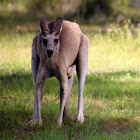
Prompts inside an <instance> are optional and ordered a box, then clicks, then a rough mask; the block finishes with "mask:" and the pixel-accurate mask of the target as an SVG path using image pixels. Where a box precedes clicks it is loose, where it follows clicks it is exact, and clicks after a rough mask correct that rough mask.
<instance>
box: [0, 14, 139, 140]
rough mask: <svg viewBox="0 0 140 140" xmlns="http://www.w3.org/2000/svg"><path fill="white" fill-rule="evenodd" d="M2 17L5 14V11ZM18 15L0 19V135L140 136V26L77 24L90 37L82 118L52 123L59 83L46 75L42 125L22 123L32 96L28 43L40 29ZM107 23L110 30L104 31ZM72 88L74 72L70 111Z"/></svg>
mask: <svg viewBox="0 0 140 140" xmlns="http://www.w3.org/2000/svg"><path fill="white" fill-rule="evenodd" d="M10 16H11V15H10ZM4 17H5V19H6V18H7V19H8V17H7V15H4ZM23 17H24V16H23ZM18 19H19V21H18V22H17V24H16V27H14V26H13V25H12V27H11V24H12V23H13V21H11V20H10V19H9V24H10V25H8V24H6V23H5V21H6V20H5V21H3V22H2V23H0V25H1V26H2V27H3V30H2V32H1V33H0V38H1V41H0V139H54V140H55V139H61V140H62V139H83V140H84V139H87V140H90V139H91V140H93V139H99V140H100V139H101V140H103V139H105V140H106V139H107V140H108V139H110V140H112V139H113V140H118V139H123V140H125V139H126V140H127V139H140V101H139V99H140V94H139V93H140V86H139V85H140V55H139V54H140V47H139V46H140V42H139V40H140V32H139V30H138V31H137V32H136V33H134V34H133V33H132V35H130V34H129V32H128V30H127V29H129V27H127V26H126V28H125V29H124V28H120V27H118V25H115V24H112V25H106V26H102V28H103V31H102V32H98V30H99V28H100V26H95V25H90V26H87V25H82V26H81V27H82V30H83V32H84V33H85V34H87V36H88V37H89V38H90V41H91V42H90V46H89V69H88V75H87V79H86V83H85V90H84V114H85V122H84V124H83V125H81V124H77V123H75V121H73V120H65V121H64V125H62V127H61V128H57V126H56V122H57V119H58V115H59V83H58V81H57V80H56V79H55V78H51V79H49V80H48V81H47V82H46V84H45V90H44V91H45V92H44V97H43V102H42V118H43V126H42V127H38V126H35V127H27V126H26V125H25V124H26V123H27V122H28V121H29V120H30V119H31V116H32V113H33V98H34V87H33V77H32V73H31V66H30V64H31V44H32V39H33V37H34V36H35V35H36V34H37V33H38V32H39V29H38V24H37V22H36V21H34V24H32V22H31V21H30V22H29V23H28V22H26V21H28V18H27V19H26V18H25V19H26V21H25V22H24V23H23V22H22V23H21V22H20V18H18ZM126 25H127V24H126ZM107 26H109V27H110V28H112V29H113V32H108V31H107V29H106V27H107ZM30 27H32V28H30ZM10 28H11V30H10ZM7 31H9V32H7ZM131 31H133V30H131ZM77 88H78V81H77V79H76V76H75V79H74V86H73V90H72V95H71V98H70V115H71V116H75V115H76V113H77V103H78V89H77Z"/></svg>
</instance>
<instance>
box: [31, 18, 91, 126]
mask: <svg viewBox="0 0 140 140" xmlns="http://www.w3.org/2000/svg"><path fill="white" fill-rule="evenodd" d="M40 29H41V33H40V34H38V35H37V36H36V37H35V38H34V39H33V45H32V73H33V77H34V87H35V95H34V113H33V120H31V121H30V122H29V123H30V124H36V123H39V124H40V125H41V124H42V119H41V101H42V97H43V87H44V82H45V80H47V79H48V78H50V77H52V76H55V77H56V78H57V79H58V80H59V82H60V116H59V118H58V121H57V123H58V126H61V124H62V121H63V115H64V116H69V98H70V94H71V89H72V85H73V79H74V68H75V67H74V65H76V71H77V76H78V83H79V97H78V112H77V116H76V119H77V121H78V122H81V123H83V122H84V113H83V91H84V83H85V79H86V74H87V67H88V44H89V39H88V38H87V36H86V35H84V34H83V33H82V32H81V30H80V28H79V25H78V24H76V23H73V22H70V21H65V20H64V21H63V20H62V19H61V18H57V19H56V21H53V22H51V23H47V20H46V18H45V17H42V18H41V19H40ZM68 75H69V76H68ZM68 77H69V78H70V79H69V78H68ZM63 112H64V114H63Z"/></svg>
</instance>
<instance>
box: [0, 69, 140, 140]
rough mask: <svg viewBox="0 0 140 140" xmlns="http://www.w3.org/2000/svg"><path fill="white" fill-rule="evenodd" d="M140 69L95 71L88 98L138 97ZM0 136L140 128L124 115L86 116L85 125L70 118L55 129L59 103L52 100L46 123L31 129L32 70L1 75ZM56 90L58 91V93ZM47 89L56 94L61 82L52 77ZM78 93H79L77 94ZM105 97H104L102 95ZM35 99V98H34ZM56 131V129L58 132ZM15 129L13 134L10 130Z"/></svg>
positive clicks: (68, 135) (44, 114)
mask: <svg viewBox="0 0 140 140" xmlns="http://www.w3.org/2000/svg"><path fill="white" fill-rule="evenodd" d="M138 77H140V74H139V72H133V71H120V72H115V73H94V74H92V75H87V79H86V84H85V94H84V96H85V97H87V98H95V97H98V98H101V100H102V99H103V98H109V99H110V100H112V99H114V98H116V97H119V96H123V95H124V94H125V95H128V96H131V97H137V96H139V91H140V87H139V81H137V78H138ZM0 83H1V84H0V91H1V93H0V96H1V99H0V101H1V104H0V106H1V107H0V108H1V109H0V132H1V134H0V136H1V137H3V136H4V135H5V137H17V138H23V139H24V138H25V137H26V135H28V136H29V137H30V138H35V137H34V135H35V134H36V135H38V134H40V133H41V132H40V131H42V133H43V132H44V131H48V132H50V134H51V133H52V130H53V129H54V133H57V132H58V131H59V132H60V133H61V135H62V136H63V138H64V139H65V138H66V139H69V138H73V137H74V138H79V139H80V138H82V137H85V138H86V136H87V137H88V136H89V135H91V136H95V135H96V134H99V135H100V133H107V134H113V133H114V132H117V133H126V134H127V133H129V132H130V131H132V130H136V131H137V129H138V126H139V122H137V121H134V120H132V121H130V120H129V119H125V118H117V119H116V118H108V119H106V118H103V117H99V118H96V117H95V118H91V117H88V118H86V120H85V122H84V124H83V125H79V124H75V121H72V120H68V121H66V124H65V125H63V126H62V128H61V129H58V128H56V122H57V118H58V115H59V103H58V101H55V100H54V101H53V102H52V103H50V104H47V107H42V110H43V111H42V117H43V122H44V123H43V126H42V127H41V128H40V127H38V128H37V127H35V128H28V127H25V123H26V122H27V121H29V120H30V119H31V116H32V110H31V108H33V107H31V104H30V103H29V102H30V100H31V95H30V94H31V93H32V97H33V90H34V89H33V88H34V87H33V77H32V74H31V73H15V74H12V75H0ZM77 86H78V84H77V79H76V76H75V80H74V87H73V88H74V89H75V88H77ZM56 91H57V92H56ZM45 92H46V93H48V94H50V95H55V96H56V95H57V96H58V92H59V83H58V81H57V80H56V79H54V78H51V79H50V80H48V81H47V83H46V85H45ZM76 94H77V93H76ZM102 97H103V98H102ZM32 100H33V99H32ZM55 130H56V131H55ZM11 132H12V133H11ZM9 133H11V134H9ZM56 136H57V134H56Z"/></svg>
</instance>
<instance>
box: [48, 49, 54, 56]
mask: <svg viewBox="0 0 140 140" xmlns="http://www.w3.org/2000/svg"><path fill="white" fill-rule="evenodd" d="M53 53H54V51H53V50H52V49H49V50H47V55H48V57H49V58H51V57H52V56H53Z"/></svg>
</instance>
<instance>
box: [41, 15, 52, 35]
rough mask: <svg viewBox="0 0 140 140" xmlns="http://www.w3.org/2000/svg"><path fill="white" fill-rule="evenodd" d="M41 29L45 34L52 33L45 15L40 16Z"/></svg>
mask: <svg viewBox="0 0 140 140" xmlns="http://www.w3.org/2000/svg"><path fill="white" fill-rule="evenodd" d="M40 29H41V32H42V34H43V35H47V34H49V33H50V30H49V28H48V22H47V20H46V18H45V17H41V18H40Z"/></svg>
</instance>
